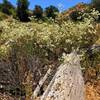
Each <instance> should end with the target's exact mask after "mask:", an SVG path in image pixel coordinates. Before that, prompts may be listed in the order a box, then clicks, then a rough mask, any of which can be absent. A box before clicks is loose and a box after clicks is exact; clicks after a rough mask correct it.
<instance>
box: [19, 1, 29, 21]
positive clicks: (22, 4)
mask: <svg viewBox="0 0 100 100" xmlns="http://www.w3.org/2000/svg"><path fill="white" fill-rule="evenodd" d="M28 6H29V2H28V0H18V1H17V16H18V18H19V20H20V21H22V22H27V21H29V18H28Z"/></svg>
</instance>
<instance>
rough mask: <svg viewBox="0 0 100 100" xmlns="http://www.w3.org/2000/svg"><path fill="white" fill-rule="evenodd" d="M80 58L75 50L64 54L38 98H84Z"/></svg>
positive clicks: (45, 99)
mask: <svg viewBox="0 0 100 100" xmlns="http://www.w3.org/2000/svg"><path fill="white" fill-rule="evenodd" d="M84 92H85V89H84V81H83V77H82V72H81V66H80V58H79V56H78V55H77V53H76V52H72V53H71V54H69V55H67V56H65V61H64V63H63V64H62V65H60V66H59V68H58V70H57V72H56V74H55V76H54V77H53V79H52V81H51V82H50V84H49V86H48V87H47V89H46V91H45V92H44V94H43V96H42V97H41V99H40V100H85V93H84Z"/></svg>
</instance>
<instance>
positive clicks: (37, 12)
mask: <svg viewBox="0 0 100 100" xmlns="http://www.w3.org/2000/svg"><path fill="white" fill-rule="evenodd" d="M33 16H35V18H37V19H41V18H42V17H43V9H42V7H41V6H39V5H36V6H35V9H34V10H33Z"/></svg>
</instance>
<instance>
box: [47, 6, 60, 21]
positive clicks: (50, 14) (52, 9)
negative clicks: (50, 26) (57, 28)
mask: <svg viewBox="0 0 100 100" xmlns="http://www.w3.org/2000/svg"><path fill="white" fill-rule="evenodd" d="M58 12H59V10H58V8H56V7H55V6H52V5H51V6H49V7H47V8H46V9H45V14H46V17H48V18H50V17H51V18H53V19H55V17H56V16H57V14H56V13H58Z"/></svg>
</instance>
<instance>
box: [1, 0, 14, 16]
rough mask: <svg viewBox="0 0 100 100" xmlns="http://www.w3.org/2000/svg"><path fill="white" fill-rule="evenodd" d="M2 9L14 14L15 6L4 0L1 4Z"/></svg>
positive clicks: (8, 13) (6, 12) (4, 11)
mask: <svg viewBox="0 0 100 100" xmlns="http://www.w3.org/2000/svg"><path fill="white" fill-rule="evenodd" d="M0 11H1V12H3V13H5V14H7V15H12V14H13V12H14V11H15V7H14V6H13V5H12V4H11V3H10V2H9V1H8V0H3V3H2V4H1V5H0Z"/></svg>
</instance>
